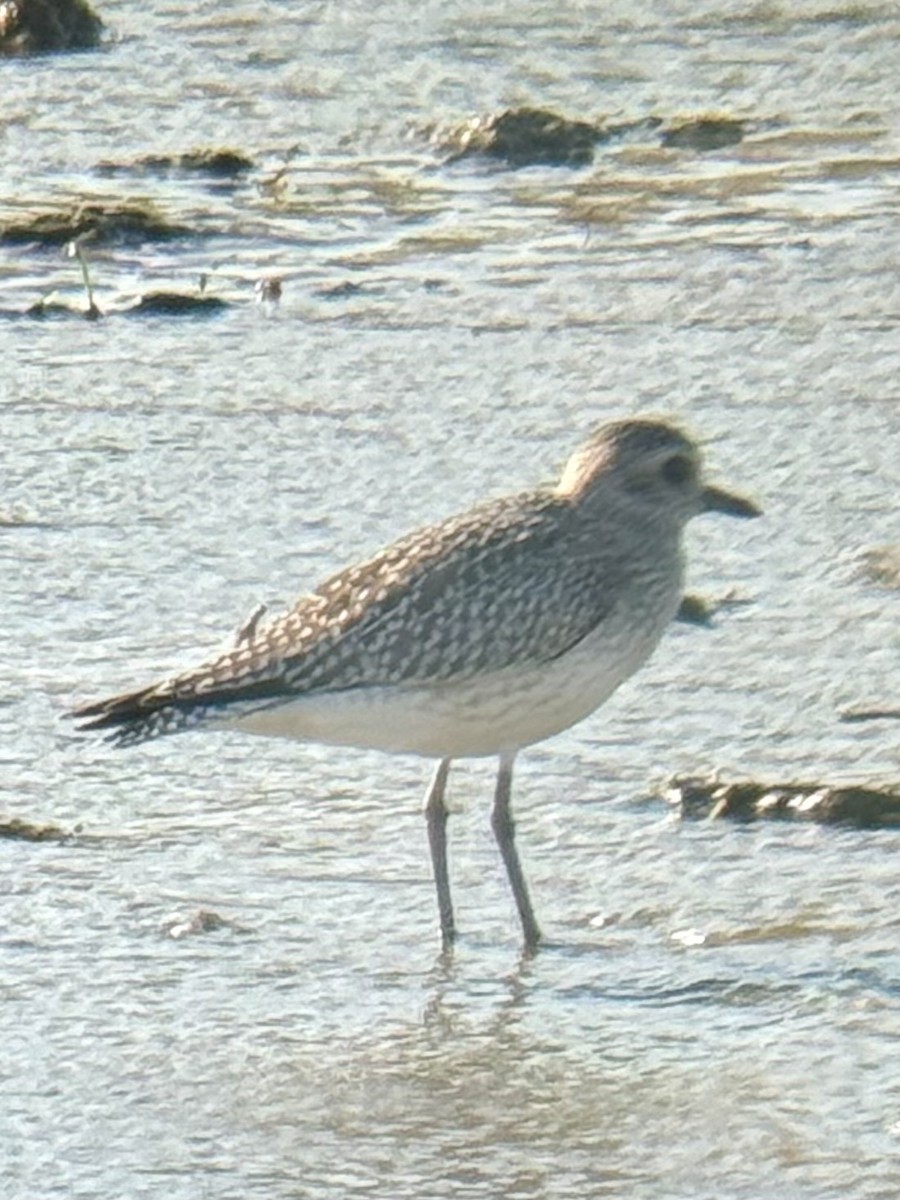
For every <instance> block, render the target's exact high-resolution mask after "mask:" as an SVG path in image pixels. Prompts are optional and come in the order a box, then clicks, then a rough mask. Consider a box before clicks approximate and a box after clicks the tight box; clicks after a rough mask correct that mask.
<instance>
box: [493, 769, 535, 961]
mask: <svg viewBox="0 0 900 1200" xmlns="http://www.w3.org/2000/svg"><path fill="white" fill-rule="evenodd" d="M514 760H515V755H514V754H509V755H507V754H501V756H500V770H499V771H498V772H497V790H496V792H495V793H494V811H493V813H492V814H491V825H492V826H493V829H494V837H495V838H496V839H497V845H498V846H499V847H500V853H501V854H502V856H503V863H504V866H505V867H506V873H507V875H508V876H509V882H510V886H511V887H512V893H513V896H514V897H515V900H516V908H517V909H518V910H519V919H520V920H521V922H522V933H523V934H524V935H525V945H526V946H527V947H528V949H529V950H533V949H534V948H535V947H536V946H537V944H538V942H539V941H540V940H541V931H540V929H539V928H538V923H537V921H536V920H535V919H534V909H533V908H532V907H531V900H530V898H529V896H528V886H527V884H526V883H525V876H524V875H523V874H522V864H521V863H520V862H519V855H518V852H517V850H516V823H515V821H514V820H513V815H512V772H513V761H514Z"/></svg>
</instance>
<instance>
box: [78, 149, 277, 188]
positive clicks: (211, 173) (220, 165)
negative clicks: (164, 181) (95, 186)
mask: <svg viewBox="0 0 900 1200" xmlns="http://www.w3.org/2000/svg"><path fill="white" fill-rule="evenodd" d="M253 165H254V164H253V160H252V159H249V158H248V157H247V156H246V155H245V154H241V153H240V152H239V151H238V150H229V149H219V150H211V149H207V150H190V151H188V152H187V153H186V154H147V155H144V156H143V157H141V158H136V159H134V160H133V161H131V162H122V163H116V162H101V163H98V164H97V172H98V174H100V175H104V176H109V175H118V174H136V175H159V176H168V175H188V176H190V175H200V176H206V177H208V178H210V179H219V180H226V179H234V178H235V177H237V176H239V175H243V174H245V173H246V172H247V171H251V170H252V169H253Z"/></svg>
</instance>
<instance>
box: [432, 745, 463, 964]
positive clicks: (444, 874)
mask: <svg viewBox="0 0 900 1200" xmlns="http://www.w3.org/2000/svg"><path fill="white" fill-rule="evenodd" d="M449 770H450V759H449V758H442V759H441V761H440V762H439V763H438V765H437V768H436V770H435V772H434V775H433V777H432V780H431V784H430V785H429V788H428V793H427V795H426V796H425V820H426V821H427V822H428V844H429V846H430V847H431V865H432V867H433V868H434V883H435V887H436V888H437V900H438V912H439V913H440V917H441V941H442V942H443V944H444V947H445V948H446V947H448V946H450V945H452V943H453V939H454V938H455V937H456V926H455V925H454V923H453V901H452V900H451V899H450V875H449V872H448V870H447V809H446V807H445V806H444V789H445V788H446V786H447V774H448V772H449Z"/></svg>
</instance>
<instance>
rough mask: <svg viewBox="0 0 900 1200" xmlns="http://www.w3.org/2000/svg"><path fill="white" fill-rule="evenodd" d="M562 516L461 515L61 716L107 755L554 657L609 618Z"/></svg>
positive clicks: (601, 578) (607, 574)
mask: <svg viewBox="0 0 900 1200" xmlns="http://www.w3.org/2000/svg"><path fill="white" fill-rule="evenodd" d="M567 519H568V514H567V511H566V508H565V502H564V501H560V500H558V499H557V498H555V497H553V496H551V495H548V494H545V493H535V494H534V495H533V496H527V497H522V496H519V497H512V498H508V499H505V500H498V501H494V502H492V503H489V504H486V505H482V506H480V507H478V508H476V509H472V510H470V511H469V512H468V513H466V514H464V515H463V516H461V517H456V518H451V519H450V520H448V521H445V522H443V523H442V524H440V525H436V526H429V527H427V528H425V529H423V530H420V531H418V532H415V533H412V534H409V535H407V536H406V537H404V538H401V539H400V540H399V541H397V542H394V543H393V544H392V545H390V546H388V547H387V548H386V549H384V550H382V551H381V552H380V553H379V554H377V555H375V556H374V557H373V558H371V559H369V560H368V561H366V562H363V563H360V564H359V565H357V566H354V567H350V568H348V569H347V570H344V571H341V572H340V573H339V574H337V575H335V576H333V577H332V578H331V579H329V580H328V581H326V582H325V583H324V584H323V585H322V586H321V587H320V588H319V589H318V590H317V591H316V592H314V593H313V594H311V595H309V596H305V597H303V598H302V599H301V600H300V601H298V603H297V604H296V605H295V606H294V607H293V608H292V609H290V610H289V611H288V612H287V613H285V614H284V615H283V616H281V617H279V618H277V619H276V620H274V621H272V622H270V623H269V624H267V625H266V626H264V627H263V628H262V629H260V630H259V631H257V632H255V633H254V636H253V637H252V638H251V639H250V640H249V641H248V642H247V643H246V644H241V645H237V646H234V647H233V648H231V649H229V650H227V651H225V652H224V653H222V654H220V655H219V656H218V657H216V658H214V659H211V660H209V661H208V662H206V663H203V664H202V665H201V666H199V667H197V668H195V669H192V670H189V671H185V672H183V673H181V674H179V675H177V676H175V677H173V678H172V679H169V680H166V681H164V682H162V683H159V684H156V685H153V686H151V687H149V688H144V689H142V690H140V691H137V692H132V693H129V694H127V695H123V696H117V697H112V698H111V699H109V700H106V701H101V702H99V703H97V704H91V705H87V706H84V707H82V708H81V709H79V710H78V711H77V712H76V713H75V716H76V717H78V718H83V719H86V720H87V721H88V724H87V725H86V726H85V728H104V727H107V728H109V727H123V729H122V732H121V733H120V734H119V735H118V739H117V740H120V741H134V740H142V739H143V738H144V737H148V736H155V735H156V734H159V733H167V732H174V731H176V730H178V729H182V728H189V727H190V726H192V725H193V724H196V723H197V722H198V721H200V720H203V719H204V718H207V717H209V716H212V715H215V714H216V713H219V714H221V713H222V711H223V710H224V709H225V708H227V709H229V710H232V711H233V712H234V713H235V714H236V713H237V711H238V709H240V710H242V711H243V712H244V713H246V712H250V711H253V710H254V709H256V708H259V707H269V706H270V705H272V704H276V703H283V702H284V701H286V700H289V699H291V698H293V697H296V696H299V695H303V694H306V693H310V692H322V691H339V690H344V689H347V688H354V687H362V686H379V685H394V686H403V685H408V684H416V683H421V682H425V681H430V682H435V681H440V680H448V679H452V678H465V677H467V676H472V675H476V674H481V673H489V672H493V671H499V670H502V669H503V668H505V667H509V666H512V665H514V664H523V663H532V664H534V663H540V662H542V661H548V660H550V659H553V658H556V657H558V656H559V655H560V654H562V653H564V652H565V651H566V650H567V649H568V648H569V647H571V646H572V645H574V644H575V643H576V642H578V641H580V640H581V638H583V637H584V636H586V634H587V633H589V632H590V631H591V630H592V629H593V628H595V627H596V626H597V624H598V623H599V622H600V621H602V619H603V618H604V616H605V615H606V614H607V613H608V612H609V611H610V610H611V609H612V607H613V605H614V604H615V601H616V595H617V592H616V589H615V588H614V587H612V586H611V584H610V579H615V578H617V577H619V576H620V575H621V572H620V571H616V570H613V571H604V572H603V573H602V574H601V573H600V572H599V570H598V559H597V556H596V555H595V554H590V555H579V554H577V553H576V554H572V553H571V552H570V547H569V545H568V542H567V539H566V538H565V537H564V536H563V534H564V523H565V521H566V520H567Z"/></svg>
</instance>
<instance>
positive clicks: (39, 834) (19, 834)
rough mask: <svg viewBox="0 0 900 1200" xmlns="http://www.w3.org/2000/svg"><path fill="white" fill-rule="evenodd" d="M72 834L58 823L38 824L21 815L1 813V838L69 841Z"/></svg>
mask: <svg viewBox="0 0 900 1200" xmlns="http://www.w3.org/2000/svg"><path fill="white" fill-rule="evenodd" d="M71 837H72V835H71V834H70V833H67V832H66V831H65V830H64V829H60V828H59V826H58V825H38V824H36V823H34V822H32V821H23V820H22V818H21V817H4V816H2V815H0V838H2V839H7V840H9V841H17V842H67V841H69V840H70V839H71Z"/></svg>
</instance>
